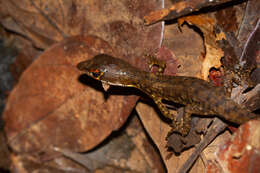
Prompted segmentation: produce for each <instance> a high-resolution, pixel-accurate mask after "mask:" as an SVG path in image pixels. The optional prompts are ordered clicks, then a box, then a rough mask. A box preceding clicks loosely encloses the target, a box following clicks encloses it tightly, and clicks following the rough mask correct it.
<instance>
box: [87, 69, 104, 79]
mask: <svg viewBox="0 0 260 173" xmlns="http://www.w3.org/2000/svg"><path fill="white" fill-rule="evenodd" d="M90 74H91V75H92V76H93V77H94V78H96V79H99V78H100V77H101V76H102V75H103V74H104V73H103V72H101V71H99V70H91V71H90Z"/></svg>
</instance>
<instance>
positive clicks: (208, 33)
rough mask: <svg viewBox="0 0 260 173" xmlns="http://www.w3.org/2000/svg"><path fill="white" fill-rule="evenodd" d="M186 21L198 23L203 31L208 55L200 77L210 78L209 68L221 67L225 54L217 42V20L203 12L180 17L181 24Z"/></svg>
mask: <svg viewBox="0 0 260 173" xmlns="http://www.w3.org/2000/svg"><path fill="white" fill-rule="evenodd" d="M185 21H186V22H188V23H189V24H190V25H196V26H197V27H198V28H199V29H200V30H201V31H202V33H203V36H204V45H205V49H206V55H205V57H204V60H203V63H202V68H201V76H200V77H201V78H202V79H204V80H208V76H209V70H210V69H211V68H212V67H215V68H219V67H220V66H221V63H220V58H221V57H222V56H224V52H223V51H222V49H220V48H219V47H218V46H217V43H216V40H217V38H216V36H215V34H214V24H215V20H214V19H213V18H210V17H209V16H208V15H202V14H201V15H196V16H187V17H183V18H180V19H179V20H178V22H179V25H181V24H183V23H184V22H185Z"/></svg>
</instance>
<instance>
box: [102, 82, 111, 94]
mask: <svg viewBox="0 0 260 173" xmlns="http://www.w3.org/2000/svg"><path fill="white" fill-rule="evenodd" d="M102 87H103V89H104V90H105V91H106V92H107V90H108V89H109V88H110V85H109V84H108V83H107V82H102Z"/></svg>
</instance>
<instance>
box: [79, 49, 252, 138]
mask: <svg viewBox="0 0 260 173" xmlns="http://www.w3.org/2000/svg"><path fill="white" fill-rule="evenodd" d="M164 67H165V66H164ZM77 68H78V69H79V70H80V71H82V72H83V73H85V74H87V75H88V76H90V77H92V78H94V79H96V80H98V81H101V82H102V86H103V88H104V89H105V90H107V89H108V88H109V86H110V85H114V86H121V87H134V88H137V89H139V90H141V91H142V92H144V93H145V94H147V95H148V96H149V97H151V98H152V99H153V101H154V102H155V104H156V105H157V106H158V108H159V110H160V111H161V113H162V114H163V115H164V116H165V117H167V118H169V119H170V120H171V126H172V130H171V133H172V132H177V133H180V134H181V135H183V136H186V135H187V134H188V132H189V130H190V123H191V114H197V115H203V116H218V117H219V118H221V119H224V120H226V121H228V122H231V123H234V124H237V125H240V124H243V123H245V122H247V121H249V120H250V119H252V118H256V117H257V116H256V114H254V113H251V112H250V111H249V110H247V109H246V108H242V107H241V106H240V105H239V104H237V103H236V102H234V101H233V100H231V99H230V98H229V97H227V96H226V95H225V92H224V88H223V87H216V86H215V85H214V84H212V83H210V82H207V81H205V80H202V79H199V78H196V77H188V76H169V75H163V74H154V73H151V72H146V71H142V70H140V69H138V68H136V67H134V66H133V65H131V64H129V63H127V62H126V61H124V60H122V59H119V58H115V57H112V56H110V55H106V54H99V55H96V56H94V57H93V58H92V59H89V60H86V61H82V62H80V63H78V64H77ZM163 100H167V101H171V102H175V103H178V104H182V105H184V106H183V107H182V108H181V109H179V110H178V111H177V115H175V114H172V113H171V112H170V110H169V109H168V108H167V106H166V105H165V104H164V103H163V102H162V101H163ZM179 114H182V116H181V118H179V117H180V116H178V115H179Z"/></svg>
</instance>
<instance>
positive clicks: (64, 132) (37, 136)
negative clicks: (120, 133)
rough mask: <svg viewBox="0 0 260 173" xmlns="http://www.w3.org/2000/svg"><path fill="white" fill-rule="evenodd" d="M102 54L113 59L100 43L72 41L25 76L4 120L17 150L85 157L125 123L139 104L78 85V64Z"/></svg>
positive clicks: (54, 49)
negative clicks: (63, 152) (53, 149)
mask: <svg viewBox="0 0 260 173" xmlns="http://www.w3.org/2000/svg"><path fill="white" fill-rule="evenodd" d="M103 52H104V53H108V54H112V55H113V53H112V49H111V48H110V46H109V45H108V44H107V43H106V42H104V41H102V40H101V39H98V38H96V37H93V36H85V37H83V36H77V37H72V38H68V39H66V40H64V41H63V42H60V43H59V44H56V45H53V46H52V47H51V48H50V49H48V50H46V51H45V52H44V53H43V54H42V55H41V56H40V57H39V58H38V59H37V60H36V61H35V62H34V63H33V64H32V65H31V66H30V67H29V68H28V69H27V70H26V71H25V72H24V73H23V75H22V76H21V78H20V81H19V83H18V85H17V86H16V87H15V89H14V90H13V91H12V93H11V94H10V96H9V98H8V102H7V105H6V108H5V111H4V115H3V117H4V121H5V124H6V125H5V131H6V134H7V138H8V142H9V145H10V146H11V148H12V149H13V150H15V151H16V152H32V151H40V150H45V151H47V150H48V148H49V147H51V146H57V147H61V148H68V149H70V150H73V151H86V150H88V149H90V148H92V147H94V146H96V145H97V144H98V143H100V142H101V141H102V140H103V139H104V138H105V137H106V136H108V135H109V134H110V133H111V131H112V130H116V129H118V128H119V127H120V126H121V125H122V123H124V121H125V120H126V118H127V117H128V115H129V113H130V111H131V110H132V108H133V106H134V104H135V101H136V99H133V96H129V97H124V96H109V98H108V99H107V100H106V99H105V97H104V94H103V93H102V92H97V90H96V88H97V87H96V86H98V85H99V83H98V82H96V81H93V80H91V79H89V78H87V79H86V80H85V83H86V84H85V85H84V84H83V83H81V82H80V81H79V76H80V72H79V71H78V70H77V69H76V64H77V63H78V62H80V61H83V60H86V59H88V58H92V57H93V56H94V55H96V54H98V53H103ZM91 85H94V87H91ZM126 105H127V106H126ZM122 108H123V109H122Z"/></svg>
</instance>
